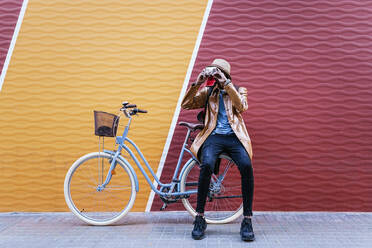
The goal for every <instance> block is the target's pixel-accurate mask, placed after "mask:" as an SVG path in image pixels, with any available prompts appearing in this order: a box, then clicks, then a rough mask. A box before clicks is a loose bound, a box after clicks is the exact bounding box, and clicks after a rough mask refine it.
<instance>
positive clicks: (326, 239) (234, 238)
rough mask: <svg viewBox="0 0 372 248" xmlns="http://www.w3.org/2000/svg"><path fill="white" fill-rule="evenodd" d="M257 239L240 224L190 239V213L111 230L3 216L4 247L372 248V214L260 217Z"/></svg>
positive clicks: (47, 217)
mask: <svg viewBox="0 0 372 248" xmlns="http://www.w3.org/2000/svg"><path fill="white" fill-rule="evenodd" d="M252 220H253V228H254V231H255V236H256V240H255V241H253V242H248V243H247V242H242V241H241V240H240V236H239V228H240V221H241V219H239V220H237V221H235V222H234V223H232V224H225V225H210V224H209V225H208V228H207V231H206V237H205V238H204V239H203V240H200V241H195V240H193V239H192V238H191V230H192V221H193V220H192V218H191V216H189V215H188V214H187V213H186V212H153V213H129V214H128V215H127V216H126V217H125V218H124V219H122V220H121V221H120V222H119V223H117V224H115V225H112V226H104V227H98V226H90V225H86V224H85V223H82V222H81V221H80V220H79V219H77V218H76V217H75V216H73V215H72V214H71V213H0V247H1V248H7V247H12V248H13V247H31V248H33V247H35V248H38V247H100V248H102V247H110V248H115V247H161V248H164V247H176V248H182V247H188V248H189V247H190V248H193V247H195V248H196V247H197V248H202V247H213V248H218V247H221V248H222V247H223V248H229V247H231V248H232V247H234V248H236V247H248V246H249V247H260V248H265V247H270V248H271V247H275V248H280V247H286V248H291V247H293V248H306V247H311V248H334V247H337V248H343V247H348V248H349V247H353V248H367V247H368V248H371V247H372V213H358V212H352V213H346V212H255V215H254V217H253V219H252Z"/></svg>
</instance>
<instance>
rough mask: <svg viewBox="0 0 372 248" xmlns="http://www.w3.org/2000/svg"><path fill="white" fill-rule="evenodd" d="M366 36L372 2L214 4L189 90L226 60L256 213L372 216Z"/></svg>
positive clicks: (177, 139)
mask: <svg viewBox="0 0 372 248" xmlns="http://www.w3.org/2000/svg"><path fill="white" fill-rule="evenodd" d="M371 34H372V2H371V1H366V0H364V1H359V0H358V1H352V0H349V1H283V0H266V1H243V0H236V1H221V0H216V1H214V3H213V6H212V10H211V14H210V17H209V20H208V23H207V26H206V31H205V33H204V36H203V41H202V43H201V46H200V50H199V53H198V57H197V60H196V63H195V67H194V71H193V74H192V80H191V81H193V80H195V79H196V76H197V73H198V72H199V71H200V70H201V69H202V68H203V66H206V65H208V64H209V63H210V62H211V61H212V60H213V58H215V57H223V58H226V59H227V60H228V61H230V62H231V65H232V79H233V83H235V84H237V85H239V86H245V87H247V89H248V102H249V109H248V110H247V111H246V112H245V114H244V118H245V122H246V126H247V129H248V132H249V134H250V136H251V139H252V144H253V154H254V155H253V167H254V172H255V192H254V203H253V208H254V210H310V211H315V210H320V211H372V186H371V182H372V167H371V162H372V152H371V147H372V81H371V78H372V38H371V37H372V36H371ZM197 112H198V111H184V110H183V111H181V113H180V117H179V121H196V119H195V115H196V113H197ZM185 133H186V132H185V129H184V128H183V127H177V128H176V130H175V135H174V138H173V141H172V144H171V147H170V151H169V153H168V157H167V160H166V163H165V167H164V170H163V175H162V180H168V179H169V178H170V176H171V172H172V171H173V168H174V166H175V163H176V158H177V153H179V151H180V148H181V145H182V139H183V137H184V135H185ZM160 206H161V202H160V200H159V198H157V197H156V198H155V202H154V204H153V207H152V209H153V210H158V209H159V208H160ZM174 209H182V206H181V204H178V205H173V206H172V205H171V206H170V207H169V210H174Z"/></svg>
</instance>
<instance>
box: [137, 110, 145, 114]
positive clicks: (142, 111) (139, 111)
mask: <svg viewBox="0 0 372 248" xmlns="http://www.w3.org/2000/svg"><path fill="white" fill-rule="evenodd" d="M137 112H138V113H147V110H142V109H137Z"/></svg>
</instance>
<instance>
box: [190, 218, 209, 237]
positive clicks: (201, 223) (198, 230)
mask: <svg viewBox="0 0 372 248" xmlns="http://www.w3.org/2000/svg"><path fill="white" fill-rule="evenodd" d="M193 224H194V229H193V230H192V233H191V236H192V238H193V239H201V238H203V236H204V231H205V229H206V228H207V222H206V221H205V219H204V217H203V216H201V215H197V216H196V217H195V221H194V223H193Z"/></svg>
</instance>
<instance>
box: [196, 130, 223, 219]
mask: <svg viewBox="0 0 372 248" xmlns="http://www.w3.org/2000/svg"><path fill="white" fill-rule="evenodd" d="M200 149H202V150H201V165H200V175H199V183H198V195H197V204H196V212H197V213H198V214H203V213H204V206H205V203H206V199H207V194H208V190H209V184H210V181H211V175H212V173H213V170H214V165H215V163H216V160H217V157H218V156H219V154H220V153H221V152H222V149H223V138H222V136H221V135H210V136H209V137H208V138H207V140H206V141H205V142H204V144H203V146H202V147H201V148H200Z"/></svg>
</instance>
